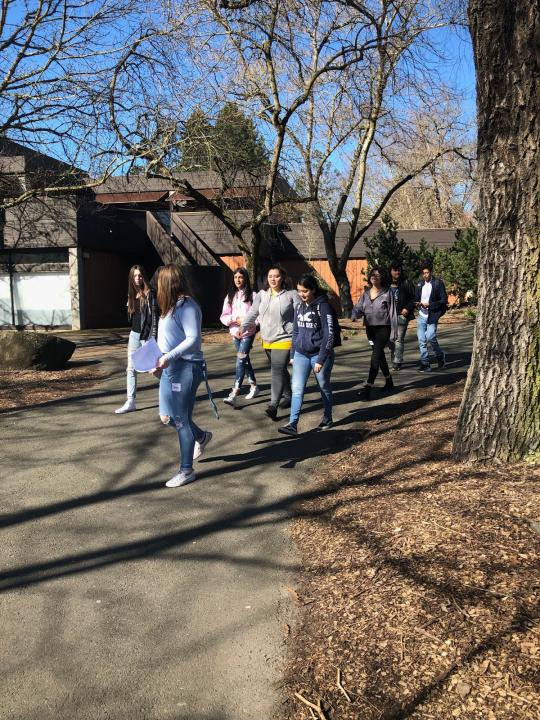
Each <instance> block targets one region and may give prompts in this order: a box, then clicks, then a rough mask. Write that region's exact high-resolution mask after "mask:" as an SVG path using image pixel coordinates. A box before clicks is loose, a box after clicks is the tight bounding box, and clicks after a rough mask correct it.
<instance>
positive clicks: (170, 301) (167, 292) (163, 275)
mask: <svg viewBox="0 0 540 720" xmlns="http://www.w3.org/2000/svg"><path fill="white" fill-rule="evenodd" d="M187 290H188V287H187V285H186V282H185V280H184V276H183V274H182V270H181V269H180V268H179V267H178V265H173V264H172V263H170V264H169V265H164V266H163V267H162V268H161V269H160V271H159V275H158V284H157V301H158V305H159V307H160V308H161V317H162V318H164V317H165V316H166V315H168V314H169V313H170V312H171V310H173V309H174V307H175V305H176V303H177V302H178V300H179V298H181V297H182V295H186V292H187Z"/></svg>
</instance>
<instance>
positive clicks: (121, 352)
mask: <svg viewBox="0 0 540 720" xmlns="http://www.w3.org/2000/svg"><path fill="white" fill-rule="evenodd" d="M63 336H64V337H69V339H72V340H73V341H74V342H76V343H77V349H76V350H75V353H74V354H73V358H72V359H71V361H70V362H69V363H68V367H67V368H66V369H65V370H58V371H54V372H52V371H49V370H0V413H2V412H8V411H10V410H20V409H22V408H25V407H31V406H33V405H41V404H43V403H46V402H51V401H53V400H60V399H62V398H65V397H70V396H71V395H73V394H75V393H78V392H81V391H84V390H89V389H91V388H93V387H95V386H96V385H97V383H98V382H99V381H100V380H102V379H103V378H105V377H106V371H105V370H104V369H103V367H102V365H101V364H100V363H99V360H102V359H104V358H107V357H113V356H116V357H124V356H125V354H126V348H127V336H128V331H125V330H111V331H95V332H90V331H88V332H86V333H84V334H78V333H74V332H73V333H63ZM204 342H205V343H209V344H215V343H228V342H230V335H229V333H228V332H227V331H226V330H225V329H223V330H222V329H219V328H216V329H209V330H205V331H204Z"/></svg>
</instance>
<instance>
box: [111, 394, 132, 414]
mask: <svg viewBox="0 0 540 720" xmlns="http://www.w3.org/2000/svg"><path fill="white" fill-rule="evenodd" d="M136 409H137V406H136V405H135V400H133V399H130V398H128V399H127V400H126V402H125V403H124V404H123V405H122V407H119V408H118V410H115V411H114V412H115V413H116V415H123V414H124V413H128V412H133V411H134V410H136Z"/></svg>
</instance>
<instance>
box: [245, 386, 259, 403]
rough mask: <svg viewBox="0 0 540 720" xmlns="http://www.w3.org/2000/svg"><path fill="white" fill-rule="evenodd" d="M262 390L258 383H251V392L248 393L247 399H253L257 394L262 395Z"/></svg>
mask: <svg viewBox="0 0 540 720" xmlns="http://www.w3.org/2000/svg"><path fill="white" fill-rule="evenodd" d="M260 393H261V391H260V390H259V388H258V387H257V386H256V385H251V386H250V388H249V392H248V394H247V395H246V400H253V398H256V397H257V395H260Z"/></svg>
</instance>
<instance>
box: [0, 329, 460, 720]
mask: <svg viewBox="0 0 540 720" xmlns="http://www.w3.org/2000/svg"><path fill="white" fill-rule="evenodd" d="M471 335H472V331H471V328H470V327H468V326H463V327H461V326H460V327H451V328H444V329H442V332H441V342H442V344H443V346H445V347H446V349H447V351H448V354H449V368H448V369H447V370H445V371H444V372H442V373H433V374H432V375H430V376H423V375H419V374H417V373H415V372H414V371H413V370H412V369H406V370H404V371H402V372H401V373H399V374H398V375H397V376H396V381H397V382H398V383H399V384H400V386H401V387H400V392H399V393H396V394H395V395H392V396H391V397H388V396H383V395H382V394H380V395H377V397H376V398H375V400H374V402H373V403H370V404H366V403H359V402H357V399H356V394H355V393H356V389H357V387H358V384H359V382H360V380H361V379H363V378H365V376H366V372H367V362H368V354H369V352H368V348H367V343H366V342H365V339H364V337H363V336H361V337H356V338H353V339H351V340H349V341H347V342H346V343H344V345H343V347H342V348H340V349H339V357H338V361H337V363H336V368H335V373H334V378H335V383H334V387H335V391H336V411H335V419H336V421H337V422H336V427H335V428H334V429H332V430H329V431H326V432H324V433H315V432H306V434H305V435H301V436H299V437H298V438H293V439H289V438H284V437H283V436H281V435H279V434H278V433H277V424H275V423H272V422H271V421H270V420H268V419H267V418H266V416H264V415H263V408H264V406H265V405H266V403H267V402H268V392H267V391H266V392H264V393H263V394H262V396H261V397H259V398H258V399H257V400H256V401H254V402H252V403H250V404H247V403H246V404H245V405H243V406H242V407H241V408H239V409H237V410H233V409H232V408H229V407H228V406H225V405H224V404H223V402H222V401H221V398H223V397H224V396H225V395H226V394H227V392H228V389H229V387H230V382H231V379H232V371H233V365H234V358H233V356H232V354H231V352H230V348H229V347H228V346H223V345H208V346H206V347H205V352H206V355H207V360H208V365H209V368H210V371H211V377H212V385H213V387H214V390H215V392H216V395H217V396H218V403H219V405H220V411H221V415H222V417H221V419H220V420H219V421H217V420H216V419H215V418H214V417H213V415H212V413H211V410H210V405H209V403H208V402H207V401H206V400H205V398H204V396H203V395H202V393H201V399H200V402H199V403H198V404H197V420H198V422H199V423H200V424H201V425H202V426H203V427H206V428H209V429H211V430H212V431H213V432H214V434H215V436H214V440H213V441H212V443H211V444H210V445H209V446H208V448H207V451H206V453H205V455H204V456H203V458H201V460H200V461H199V462H198V463H197V470H198V480H197V482H195V483H193V484H192V485H189V486H187V487H185V488H179V489H175V490H169V489H166V488H164V486H163V483H164V481H165V480H167V479H168V478H169V477H170V476H171V475H172V474H174V472H175V471H176V464H177V457H178V454H177V444H176V443H177V441H176V436H175V434H174V432H172V431H170V430H169V428H162V427H161V425H160V423H159V419H158V418H157V392H156V385H155V383H154V381H153V380H152V379H151V378H145V379H144V381H143V382H142V383H141V388H140V392H139V401H138V407H139V410H138V411H137V412H136V413H132V414H129V415H125V416H122V417H119V416H116V415H114V414H113V410H114V409H115V408H116V407H118V406H119V405H120V404H121V403H122V402H123V399H124V392H125V391H124V366H123V360H122V359H121V358H118V356H117V353H114V354H113V357H111V358H110V359H107V360H106V361H105V362H106V364H107V365H108V366H109V368H110V369H111V370H112V376H111V378H110V379H109V380H108V381H107V382H105V383H104V384H103V385H102V386H100V387H98V388H96V389H95V390H93V391H90V392H86V393H85V394H83V395H81V396H80V397H77V398H73V399H70V400H64V401H58V402H53V403H49V404H48V405H44V406H40V407H36V408H33V409H28V410H24V411H18V412H13V413H9V414H5V415H0V419H1V423H2V437H3V451H2V452H3V458H2V464H1V468H2V471H1V474H2V479H1V482H0V492H1V503H2V508H3V514H2V516H1V517H0V530H1V533H2V538H1V545H0V547H1V548H2V550H1V556H2V560H3V561H2V571H1V572H0V617H1V618H2V629H1V631H0V633H1V635H2V637H1V638H0V667H2V672H1V673H0V676H1V679H0V717H1V718H2V720H3V719H4V718H5V719H7V718H10V720H15V719H17V720H31V719H32V720H33V719H35V720H48V719H49V718H50V719H51V720H52V719H53V718H54V719H55V720H64V719H65V720H75V719H76V720H86V719H87V718H88V720H90V719H91V720H105V719H106V718H107V719H111V720H124V719H125V720H128V719H129V720H142V719H145V720H173V719H174V720H183V719H185V720H188V719H189V720H238V719H239V718H246V719H250V720H251V719H252V720H260V719H261V718H271V717H273V716H275V717H277V718H279V717H280V702H281V698H280V692H279V686H280V678H281V671H282V668H283V663H284V657H285V652H286V648H285V645H284V642H285V640H284V635H283V630H282V625H283V623H286V622H287V623H290V622H291V621H293V619H294V616H293V608H292V607H291V603H290V596H289V593H288V592H287V589H286V588H287V586H288V585H292V584H294V575H293V574H294V570H295V566H296V565H295V564H296V560H297V559H296V556H295V551H294V548H293V547H291V544H290V540H289V536H288V532H287V524H288V521H289V519H290V517H291V516H292V515H294V504H295V502H296V501H297V500H298V498H301V497H302V493H303V477H304V475H305V473H309V472H310V470H311V468H312V467H313V463H314V461H316V458H317V457H318V456H325V455H327V454H329V453H335V452H338V451H340V450H342V449H343V448H345V447H347V446H349V445H351V444H352V443H354V442H355V441H358V440H359V439H361V434H362V421H363V420H365V419H367V418H369V417H370V416H373V414H374V413H376V414H377V416H384V413H385V412H391V413H393V412H396V408H397V407H398V406H396V403H400V402H409V403H410V401H408V400H407V397H406V396H405V397H404V396H403V395H402V392H403V391H406V390H407V389H410V388H413V387H415V386H419V385H420V386H425V385H429V384H435V383H439V382H449V381H452V380H453V379H456V378H458V377H463V375H464V373H465V370H466V366H467V363H468V351H470V347H471ZM413 340H414V338H411V342H410V344H409V347H408V354H409V357H411V358H412V357H414V358H415V359H416V357H417V352H416V349H415V346H414V342H413ZM253 358H254V364H255V368H256V371H257V372H258V374H259V378H260V380H261V381H262V384H263V385H265V383H267V382H268V372H267V370H266V366H265V363H264V357H263V355H262V352H261V351H260V350H256V351H254V354H253ZM411 365H412V363H411ZM266 387H267V386H266ZM310 387H311V391H310V392H309V393H308V395H307V397H306V406H305V412H304V414H303V416H302V419H301V420H302V422H301V430H302V431H308V430H310V429H312V428H314V427H315V426H316V425H317V423H318V422H319V420H320V415H321V409H320V404H319V400H318V394H317V393H316V391H315V389H314V386H313V384H312V385H311V386H310ZM375 406H379V407H377V409H375ZM398 411H399V410H398ZM283 421H285V418H283Z"/></svg>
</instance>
